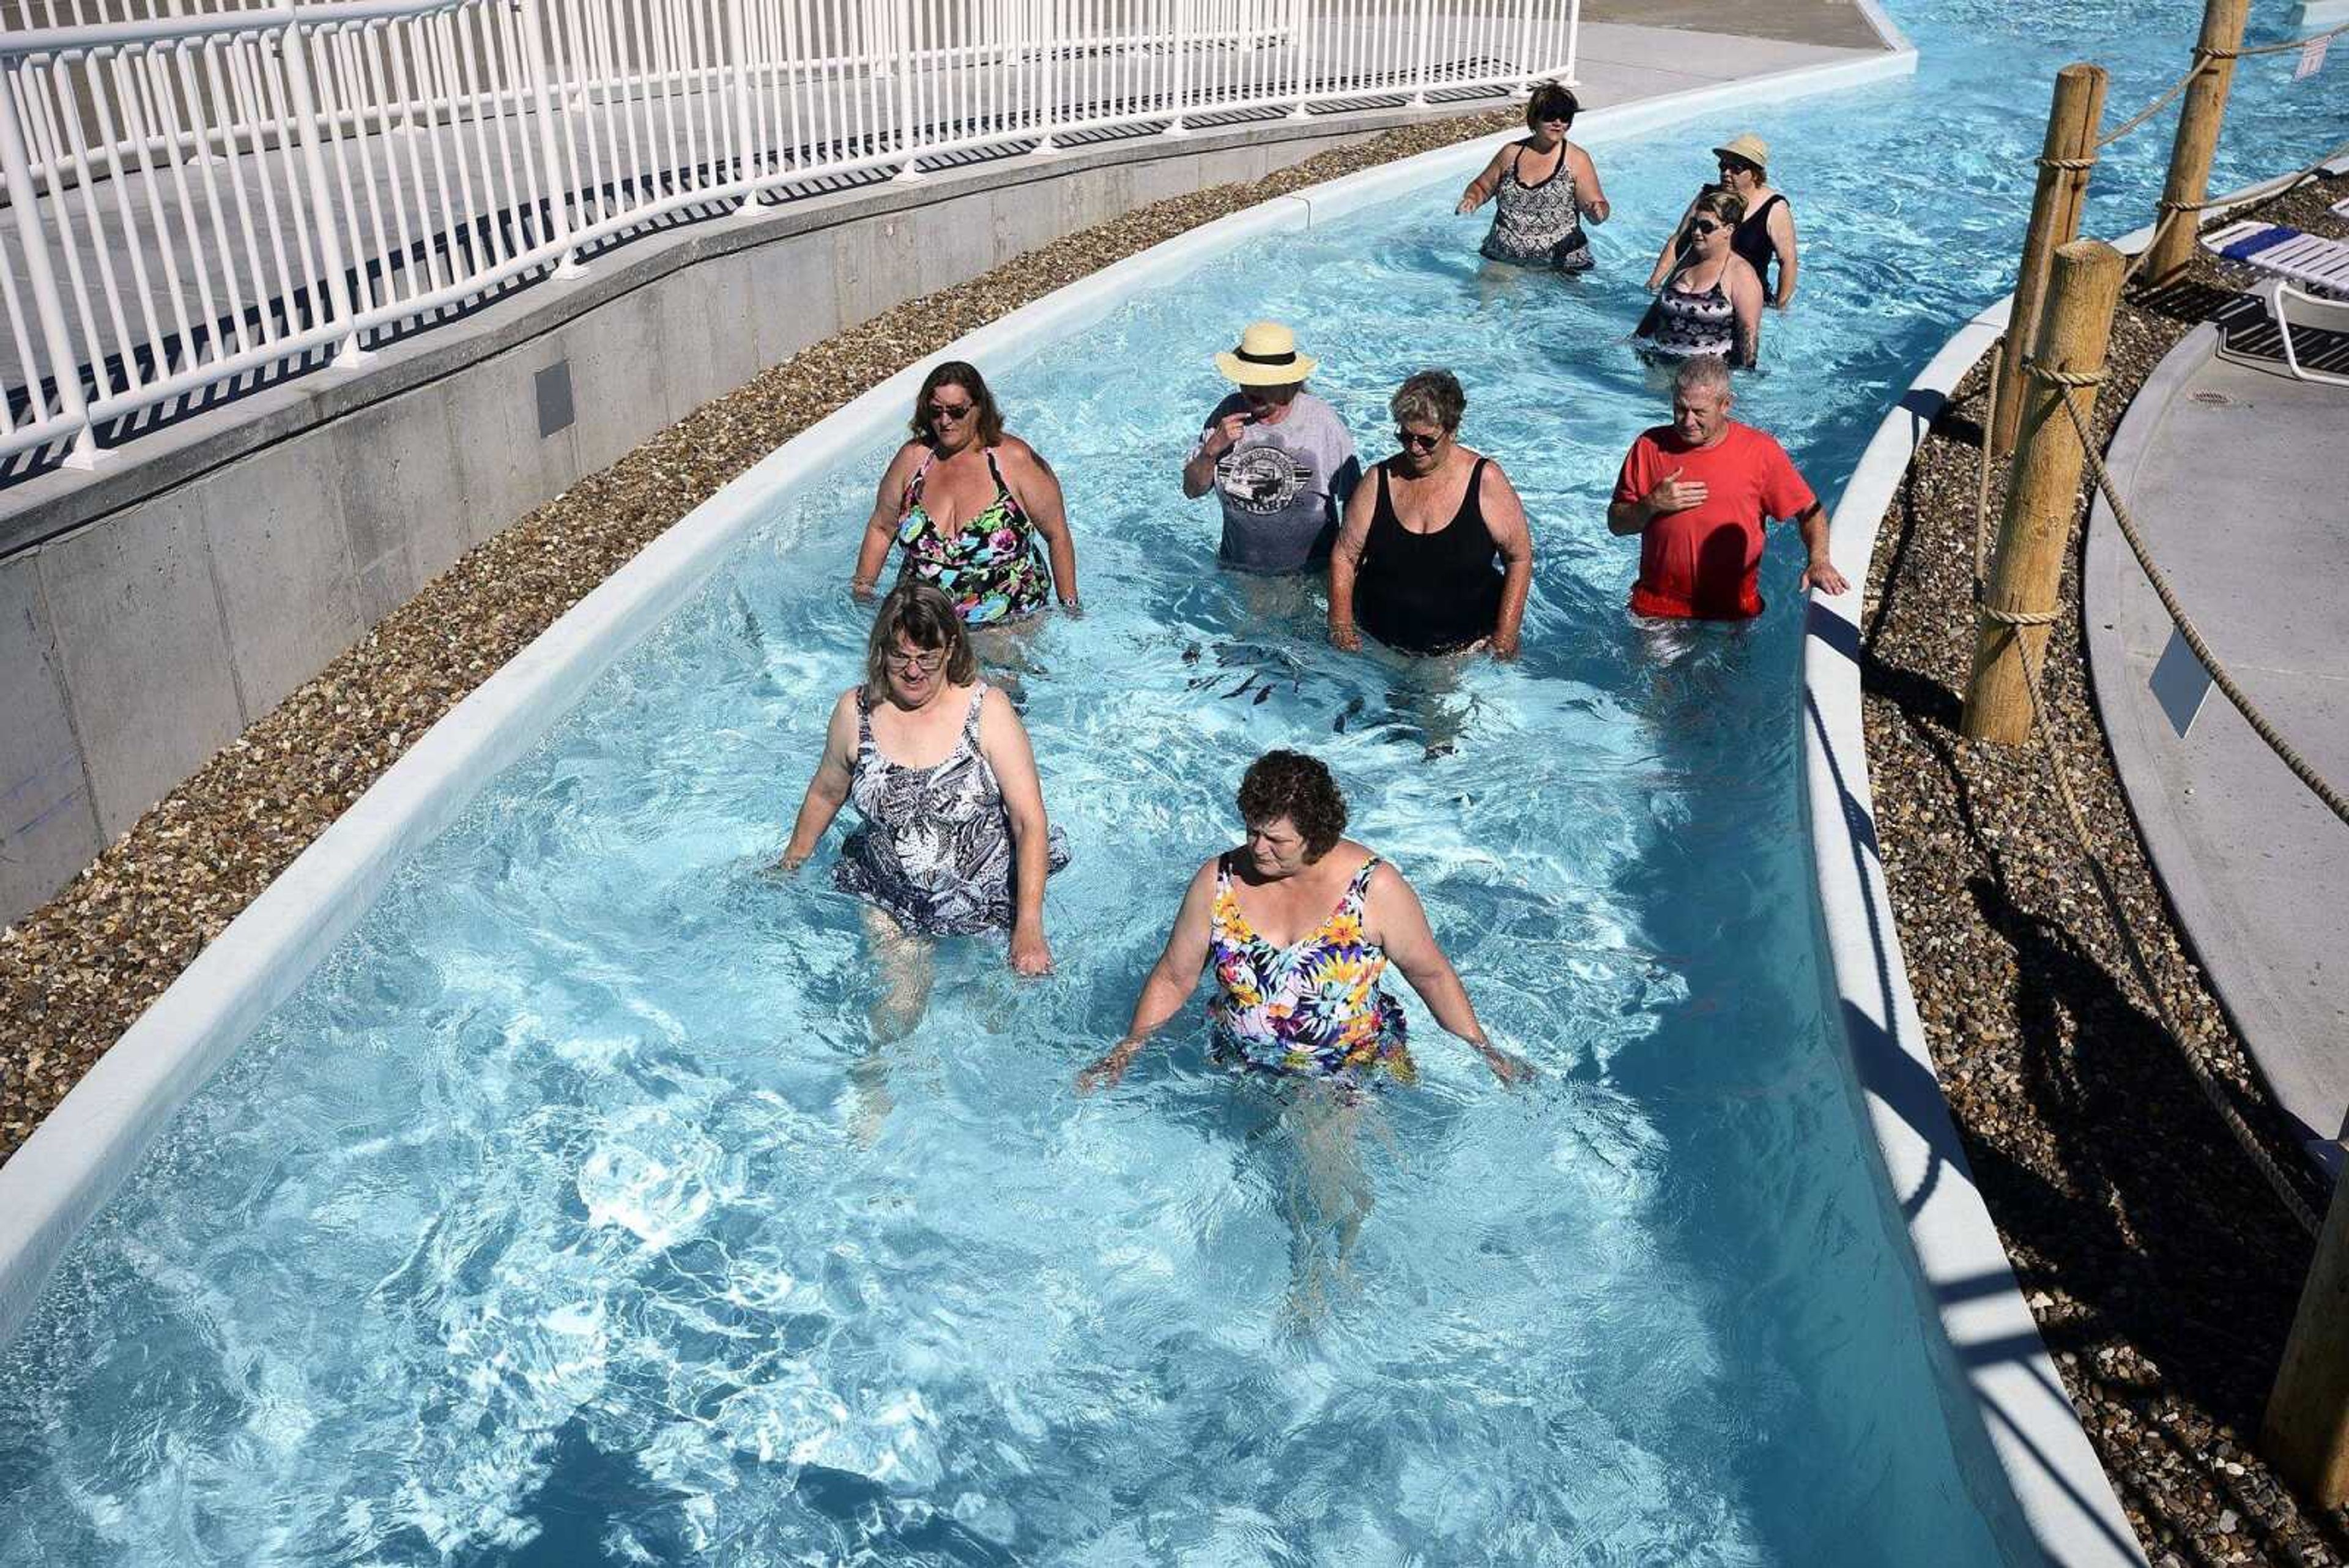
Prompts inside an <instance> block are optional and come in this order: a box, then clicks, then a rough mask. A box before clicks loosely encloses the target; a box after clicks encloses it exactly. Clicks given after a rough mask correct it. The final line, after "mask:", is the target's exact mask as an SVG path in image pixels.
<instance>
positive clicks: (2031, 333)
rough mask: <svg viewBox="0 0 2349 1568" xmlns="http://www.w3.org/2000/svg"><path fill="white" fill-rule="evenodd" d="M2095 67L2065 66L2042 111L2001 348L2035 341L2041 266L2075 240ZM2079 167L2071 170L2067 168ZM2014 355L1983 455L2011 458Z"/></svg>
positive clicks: (2098, 107) (2100, 72) (2099, 88)
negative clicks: (2033, 182) (2040, 140)
mask: <svg viewBox="0 0 2349 1568" xmlns="http://www.w3.org/2000/svg"><path fill="white" fill-rule="evenodd" d="M2109 79H2110V78H2107V77H2106V74H2105V68H2104V67H2102V66H2085V65H2074V66H2065V67H2064V68H2063V69H2062V70H2060V71H2058V72H2056V73H2055V101H2054V106H2053V107H2052V108H2050V109H2048V111H2047V140H2046V143H2045V145H2044V147H2043V149H2042V150H2041V151H2040V154H2039V189H2038V192H2036V193H2035V194H2034V195H2033V197H2032V199H2031V227H2030V228H2028V229H2026V230H2025V231H2023V265H2021V267H2020V268H2018V269H2017V271H2016V273H2015V275H2014V308H2013V312H2012V313H2011V314H2010V315H2009V316H2008V317H2007V321H2006V340H2007V341H2008V342H2009V343H2029V342H2031V341H2033V339H2034V338H2036V337H2038V335H2039V307H2040V305H2041V303H2042V302H2043V301H2044V299H2045V298H2046V297H2047V263H2048V258H2049V257H2050V256H2053V255H2054V254H2055V247H2056V246H2057V245H2064V244H2071V243H2072V242H2073V241H2074V240H2075V239H2077V238H2078V237H2079V234H2080V208H2081V205H2082V204H2083V203H2084V202H2086V201H2087V199H2088V170H2087V167H2086V165H2087V164H2088V163H2090V162H2093V161H2095V156H2096V131H2097V128H2098V127H2100V126H2101V125H2102V124H2103V123H2104V119H2105V88H2106V84H2107V83H2108V81H2109ZM2074 165H2078V167H2074ZM2021 358H2022V355H2021V354H2020V352H2016V351H2010V352H2009V353H2008V354H2007V356H2006V358H2005V360H2004V365H2005V369H2003V370H2002V372H2001V374H2000V376H1999V379H1998V387H1997V389H1996V395H1995V399H1994V401H1993V402H1992V408H1991V418H1990V433H1989V437H1988V439H1989V441H1990V454H1991V456H1992V457H1993V458H2000V457H2004V456H2005V455H2006V454H2007V453H2008V452H2013V450H2014V430H2015V426H2016V425H2017V424H2018V423H2020V422H2021V420H2022V414H2023V376H2022V373H2021V369H2022V368H2021V366H2020V365H2019V364H2018V363H2017V361H2018V360H2019V359H2021Z"/></svg>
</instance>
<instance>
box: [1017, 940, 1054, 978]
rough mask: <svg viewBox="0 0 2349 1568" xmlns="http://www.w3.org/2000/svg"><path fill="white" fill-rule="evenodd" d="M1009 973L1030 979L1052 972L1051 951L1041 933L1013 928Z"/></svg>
mask: <svg viewBox="0 0 2349 1568" xmlns="http://www.w3.org/2000/svg"><path fill="white" fill-rule="evenodd" d="M1011 972H1012V973H1014V974H1024V975H1028V976H1030V978H1033V977H1034V976H1037V975H1043V974H1050V973H1051V972H1052V950H1051V948H1050V946H1049V945H1047V944H1046V942H1045V940H1044V933H1043V932H1041V931H1031V930H1024V929H1019V928H1017V927H1015V928H1013V929H1012V932H1011Z"/></svg>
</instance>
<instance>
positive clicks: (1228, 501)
mask: <svg viewBox="0 0 2349 1568" xmlns="http://www.w3.org/2000/svg"><path fill="white" fill-rule="evenodd" d="M1245 412H1247V400H1246V399H1244V398H1242V397H1241V396H1240V395H1239V394H1238V393H1237V392H1234V393H1233V394H1232V395H1231V396H1230V397H1227V398H1226V399H1225V400H1223V401H1222V402H1220V403H1217V404H1216V411H1215V412H1214V413H1212V414H1209V415H1208V416H1207V429H1208V430H1213V429H1214V428H1215V425H1216V421H1218V420H1221V419H1223V418H1224V417H1225V416H1226V415H1227V414H1236V413H1245ZM1204 445H1206V432H1205V431H1202V432H1201V434H1200V437H1199V441H1198V443H1197V444H1196V445H1194V446H1193V447H1192V449H1191V450H1192V452H1194V453H1196V452H1198V450H1199V448H1200V447H1201V446H1204ZM1359 479H1361V462H1359V461H1358V460H1357V459H1356V458H1355V455H1354V438H1353V437H1352V436H1351V435H1349V434H1348V433H1347V431H1346V426H1345V422H1344V421H1341V420H1340V419H1339V418H1338V410H1335V409H1333V408H1331V407H1330V405H1329V404H1328V403H1326V402H1323V401H1322V400H1320V399H1319V398H1317V397H1315V396H1314V395H1313V394H1312V393H1310V392H1299V393H1298V394H1297V400H1296V401H1294V402H1292V403H1290V404H1289V406H1288V417H1286V418H1285V419H1283V420H1282V421H1280V422H1279V423H1278V424H1264V423H1261V422H1257V423H1252V424H1248V425H1246V426H1244V427H1242V429H1241V431H1240V439H1239V440H1238V441H1237V442H1235V443H1233V446H1232V449H1231V451H1229V452H1226V453H1224V455H1223V456H1221V457H1220V458H1217V459H1216V499H1217V500H1218V501H1220V502H1222V503H1223V507H1224V543H1223V548H1222V549H1221V550H1220V551H1219V552H1218V554H1219V555H1220V556H1221V558H1222V560H1223V563H1224V565H1225V566H1233V567H1237V569H1239V570H1240V571H1243V572H1299V571H1303V570H1305V569H1306V568H1308V567H1309V566H1319V564H1320V563H1321V562H1323V561H1326V560H1328V559H1329V558H1330V545H1331V544H1333V543H1334V542H1335V541H1336V539H1337V537H1338V514H1339V512H1340V509H1341V508H1343V507H1344V505H1345V504H1346V497H1347V496H1348V495H1349V494H1350V493H1352V491H1353V488H1354V484H1355V482H1356V481H1358V480H1359Z"/></svg>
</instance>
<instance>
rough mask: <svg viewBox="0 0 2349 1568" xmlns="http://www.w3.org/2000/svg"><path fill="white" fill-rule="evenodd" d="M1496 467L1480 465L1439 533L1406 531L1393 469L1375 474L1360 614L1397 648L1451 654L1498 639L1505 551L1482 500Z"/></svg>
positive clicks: (1358, 581)
mask: <svg viewBox="0 0 2349 1568" xmlns="http://www.w3.org/2000/svg"><path fill="white" fill-rule="evenodd" d="M1389 461H1390V462H1392V459H1390V460H1389ZM1491 461H1492V460H1491V459H1490V458H1484V457H1480V458H1478V459H1477V460H1476V466H1475V469H1474V470H1473V471H1472V472H1470V473H1469V475H1468V493H1467V494H1465V495H1464V496H1462V497H1461V498H1460V510H1459V511H1458V512H1456V513H1454V514H1453V517H1452V521H1451V522H1449V523H1447V524H1444V526H1443V527H1441V528H1438V529H1437V530H1435V532H1433V534H1414V533H1413V532H1412V531H1411V530H1410V529H1408V528H1406V527H1404V526H1403V525H1402V518H1401V517H1398V516H1397V515H1395V507H1394V496H1393V494H1392V492H1391V491H1389V490H1388V488H1387V464H1386V463H1384V462H1381V463H1380V464H1379V465H1378V467H1377V469H1376V470H1375V471H1374V472H1376V473H1377V474H1378V484H1379V498H1378V506H1377V508H1376V509H1375V510H1374V511H1373V512H1372V513H1371V536H1370V538H1369V539H1368V540H1367V541H1366V542H1365V543H1364V545H1363V550H1362V566H1361V575H1360V576H1357V577H1356V578H1355V580H1354V614H1355V616H1356V618H1358V619H1360V620H1361V624H1362V629H1363V630H1364V631H1367V632H1369V633H1370V634H1371V636H1372V637H1375V638H1377V639H1379V640H1380V641H1381V642H1383V643H1385V644H1386V645H1387V646H1388V647H1389V648H1392V649H1398V650H1399V651H1401V652H1403V653H1450V652H1453V651H1454V649H1463V648H1465V647H1467V646H1468V645H1469V644H1470V643H1473V642H1478V641H1481V640H1483V639H1485V638H1488V637H1490V636H1492V635H1493V628H1494V626H1495V623H1497V622H1498V621H1499V620H1500V618H1501V552H1500V551H1499V550H1498V549H1496V548H1495V546H1494V544H1493V535H1491V533H1490V532H1488V531H1487V530H1486V529H1485V505H1484V501H1483V496H1482V492H1483V490H1484V487H1485V464H1486V463H1487V462H1491Z"/></svg>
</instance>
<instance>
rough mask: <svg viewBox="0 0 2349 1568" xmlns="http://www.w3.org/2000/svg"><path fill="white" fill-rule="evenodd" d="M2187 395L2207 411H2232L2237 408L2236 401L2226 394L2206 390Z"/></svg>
mask: <svg viewBox="0 0 2349 1568" xmlns="http://www.w3.org/2000/svg"><path fill="white" fill-rule="evenodd" d="M2186 395H2187V396H2188V397H2189V398H2191V399H2192V400H2194V401H2196V402H2198V403H2199V404H2201V405H2202V406H2203V407H2204V408H2206V409H2231V408H2233V407H2234V406H2235V400H2234V399H2232V398H2230V397H2229V396H2227V394H2226V393H2224V392H2213V391H2209V390H2204V391H2199V392H2189V393H2187V394H2186Z"/></svg>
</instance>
